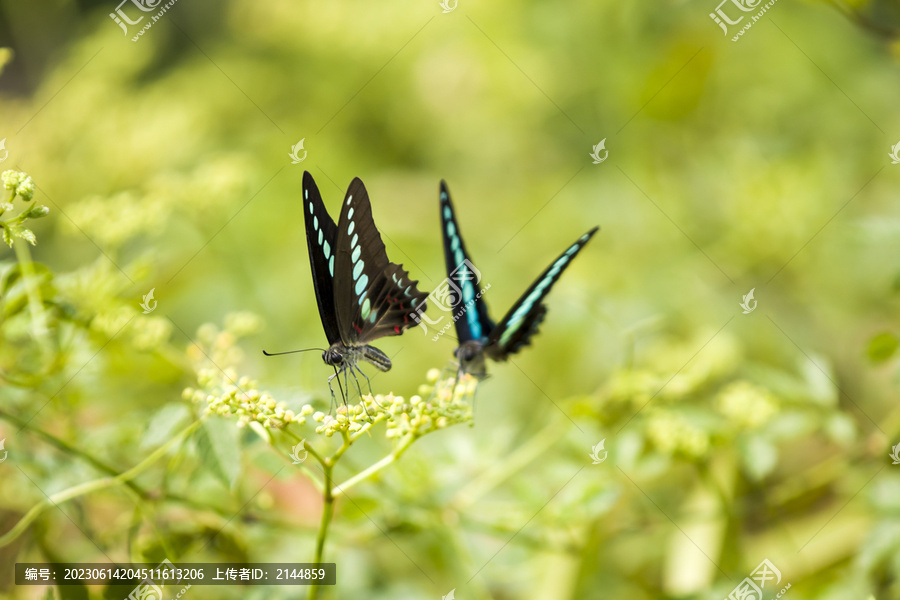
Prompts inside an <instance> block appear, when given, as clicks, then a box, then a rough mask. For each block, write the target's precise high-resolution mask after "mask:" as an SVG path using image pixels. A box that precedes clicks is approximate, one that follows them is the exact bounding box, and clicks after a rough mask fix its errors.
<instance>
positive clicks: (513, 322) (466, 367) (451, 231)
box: [440, 181, 599, 378]
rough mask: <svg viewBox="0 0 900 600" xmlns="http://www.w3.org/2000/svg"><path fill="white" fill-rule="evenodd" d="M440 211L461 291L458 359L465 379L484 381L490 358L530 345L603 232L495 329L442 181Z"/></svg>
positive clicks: (577, 248) (451, 277) (454, 281)
mask: <svg viewBox="0 0 900 600" xmlns="http://www.w3.org/2000/svg"><path fill="white" fill-rule="evenodd" d="M440 209H441V230H442V234H443V239H444V259H445V264H446V267H447V273H448V275H447V283H448V286H452V287H453V288H454V289H455V290H458V294H457V297H456V300H457V302H456V306H454V313H455V314H454V318H455V322H456V333H457V336H458V338H459V347H457V349H456V351H455V356H456V359H457V361H458V362H459V370H460V372H461V373H469V374H471V375H473V376H474V377H478V378H483V377H485V376H486V375H487V369H486V360H485V359H486V358H490V359H491V360H494V361H497V362H503V361H505V360H507V359H508V358H509V357H510V356H511V355H513V354H515V353H516V352H518V351H519V350H521V349H522V348H523V347H525V346H527V345H529V344H530V343H531V338H532V337H534V335H535V334H536V333H537V331H538V328H539V326H540V324H541V323H542V322H543V320H544V317H545V316H546V315H547V307H546V306H545V305H544V304H543V300H544V298H545V297H546V296H547V294H548V293H549V292H550V289H551V288H552V287H553V285H554V284H555V283H556V282H557V280H559V278H560V276H561V275H562V273H563V271H565V270H566V268H568V266H569V265H570V264H571V262H572V260H573V259H574V258H575V256H576V255H577V254H578V253H579V252H581V250H582V248H584V246H585V244H587V243H588V241H590V239H591V237H593V235H594V234H595V233H596V232H597V230H598V229H599V228H597V227H594V228H593V229H591V230H590V231H588V232H587V233H585V234H584V235H582V236H581V237H580V238H578V239H577V240H576V241H575V242H574V243H573V244H571V245H570V246H569V247H568V248H567V249H566V250H565V251H564V252H563V253H562V254H560V255H559V256H558V257H557V258H556V260H554V261H553V262H552V263H550V265H549V266H548V267H547V268H546V269H544V272H543V273H541V274H540V275H539V276H538V278H537V279H535V280H534V282H533V283H532V284H531V286H530V287H529V288H528V289H527V290H526V291H525V293H524V294H522V296H521V297H520V298H519V299H518V300H517V301H516V303H515V304H513V306H512V308H510V309H509V311H507V313H506V315H504V317H503V318H502V319H500V321H498V322H496V323H495V322H494V321H493V320H492V319H491V318H490V315H489V314H488V307H487V303H486V302H485V300H484V299H483V298H482V294H483V292H484V291H485V289H484V288H482V289H481V291H480V292H479V291H478V288H477V284H478V282H479V281H480V280H481V273H480V272H479V271H478V269H477V268H475V265H474V264H473V263H472V261H471V259H470V258H469V253H468V252H467V250H466V247H465V243H464V242H463V239H462V234H461V233H460V231H459V225H458V224H457V221H456V214H455V210H454V208H453V203H452V201H451V200H450V192H449V190H448V189H447V184H446V183H445V182H443V181H441V188H440ZM488 287H490V286H488Z"/></svg>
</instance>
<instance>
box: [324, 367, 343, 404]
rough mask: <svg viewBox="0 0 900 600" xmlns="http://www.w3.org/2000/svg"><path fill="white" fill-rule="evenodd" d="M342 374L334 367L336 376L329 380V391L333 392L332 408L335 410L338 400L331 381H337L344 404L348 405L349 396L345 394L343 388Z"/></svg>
mask: <svg viewBox="0 0 900 600" xmlns="http://www.w3.org/2000/svg"><path fill="white" fill-rule="evenodd" d="M340 374H341V372H340V371H338V368H337V367H334V375H332V376H331V377H329V378H328V389H329V390H331V408H332V410H334V407H335V405H336V404H337V398H335V396H334V388H333V387H331V380H332V379H335V378H336V379H337V384H338V389H339V390H340V391H341V399H342V400H343V401H344V404H346V403H347V396H346V394H344V388H342V387H341V378H340Z"/></svg>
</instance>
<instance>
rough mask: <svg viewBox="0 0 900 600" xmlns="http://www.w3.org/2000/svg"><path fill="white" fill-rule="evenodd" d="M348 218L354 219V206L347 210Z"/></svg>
mask: <svg viewBox="0 0 900 600" xmlns="http://www.w3.org/2000/svg"><path fill="white" fill-rule="evenodd" d="M347 218H348V219H352V218H353V209H352V208H351V209H350V210H348V211H347Z"/></svg>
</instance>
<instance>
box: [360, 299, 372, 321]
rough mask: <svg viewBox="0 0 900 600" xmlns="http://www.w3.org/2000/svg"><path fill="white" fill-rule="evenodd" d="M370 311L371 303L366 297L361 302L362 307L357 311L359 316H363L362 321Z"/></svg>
mask: <svg viewBox="0 0 900 600" xmlns="http://www.w3.org/2000/svg"><path fill="white" fill-rule="evenodd" d="M371 311H372V305H371V303H370V302H369V299H368V298H366V300H365V302H363V303H362V308H361V309H360V311H359V316H361V317H362V318H363V321H365V320H366V319H368V318H369V313H370V312H371Z"/></svg>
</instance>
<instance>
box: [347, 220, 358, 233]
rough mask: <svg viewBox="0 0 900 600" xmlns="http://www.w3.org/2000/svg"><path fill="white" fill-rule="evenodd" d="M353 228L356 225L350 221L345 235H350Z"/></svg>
mask: <svg viewBox="0 0 900 600" xmlns="http://www.w3.org/2000/svg"><path fill="white" fill-rule="evenodd" d="M355 228H356V223H354V222H353V221H350V226H349V227H347V235H350V234H351V233H353V230H354V229H355Z"/></svg>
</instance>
